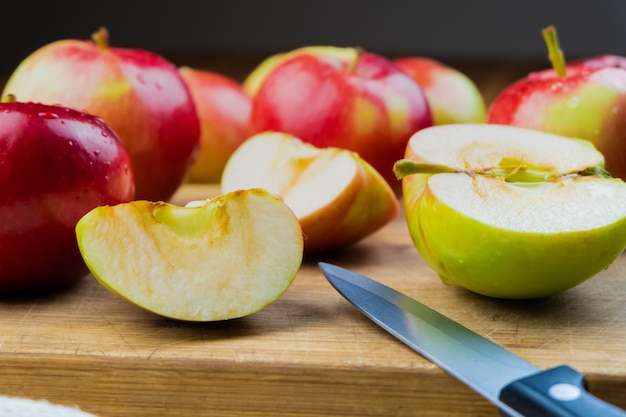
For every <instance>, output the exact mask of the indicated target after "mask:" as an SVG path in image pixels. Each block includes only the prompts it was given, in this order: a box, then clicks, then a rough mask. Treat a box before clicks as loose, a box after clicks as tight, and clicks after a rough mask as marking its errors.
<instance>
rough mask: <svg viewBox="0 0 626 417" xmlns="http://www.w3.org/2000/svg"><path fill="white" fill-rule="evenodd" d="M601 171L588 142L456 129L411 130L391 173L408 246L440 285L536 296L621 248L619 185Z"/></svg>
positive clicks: (625, 202) (623, 215) (623, 198)
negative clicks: (398, 184) (397, 180)
mask: <svg viewBox="0 0 626 417" xmlns="http://www.w3.org/2000/svg"><path fill="white" fill-rule="evenodd" d="M603 167H604V158H603V156H602V154H601V153H600V152H598V151H597V150H596V148H595V147H594V146H593V145H592V144H591V142H588V141H584V140H580V139H571V138H565V137H561V136H557V135H553V134H549V133H544V132H540V131H536V130H530V129H524V128H518V127H512V126H504V125H488V124H471V125H470V124H467V125H464V124H460V125H445V126H437V127H432V128H428V129H424V130H422V131H420V132H417V133H416V134H415V135H414V136H413V137H412V138H411V139H410V141H409V143H408V145H407V150H406V159H404V160H401V161H398V162H397V163H396V165H395V167H394V170H395V172H396V175H397V176H398V177H402V178H403V180H402V181H403V196H404V204H405V209H406V221H407V225H408V227H409V231H410V234H411V237H412V239H413V242H414V243H415V246H416V248H417V250H418V251H419V253H420V254H421V255H422V257H423V258H424V260H425V261H426V262H427V263H428V264H429V265H430V266H431V267H432V268H433V269H434V270H435V271H436V272H437V273H438V275H439V276H440V277H441V279H442V281H443V282H444V283H446V284H457V285H460V286H462V287H465V288H467V289H469V290H471V291H474V292H477V293H480V294H484V295H487V296H491V297H498V298H538V297H544V296H549V295H552V294H555V293H558V292H561V291H564V290H567V289H569V288H572V287H574V286H576V285H578V284H580V283H582V282H583V281H585V280H587V279H588V278H590V277H592V276H594V275H595V274H596V273H598V272H599V271H601V270H603V269H605V268H607V267H608V266H609V265H610V264H611V263H612V262H613V260H614V259H615V258H616V257H617V256H618V255H620V254H621V253H622V251H623V250H624V248H625V247H626V184H625V183H624V182H623V181H622V180H620V179H616V178H610V177H609V176H608V174H607V173H606V171H604V169H603Z"/></svg>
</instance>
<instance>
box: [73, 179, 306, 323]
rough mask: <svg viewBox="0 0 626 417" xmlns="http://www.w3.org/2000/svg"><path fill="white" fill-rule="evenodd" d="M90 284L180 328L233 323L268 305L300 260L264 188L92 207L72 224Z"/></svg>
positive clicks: (284, 215) (282, 215) (285, 219)
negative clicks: (181, 202)
mask: <svg viewBox="0 0 626 417" xmlns="http://www.w3.org/2000/svg"><path fill="white" fill-rule="evenodd" d="M76 234H77V238H78V245H79V248H80V251H81V253H82V255H83V258H84V260H85V263H86V264H87V266H88V267H89V269H90V271H91V272H92V274H93V275H94V277H96V279H97V280H98V281H99V282H100V283H101V284H102V285H104V286H105V287H107V288H108V289H110V290H111V291H112V292H114V293H116V294H118V295H119V296H121V297H123V298H125V299H127V300H129V301H131V302H133V303H135V304H136V305H138V306H140V307H143V308H144V309H146V310H149V311H151V312H154V313H156V314H159V315H162V316H165V317H169V318H173V319H178V320H186V321H216V320H226V319H232V318H238V317H243V316H246V315H249V314H252V313H254V312H257V311H259V310H261V309H262V308H264V307H265V306H267V305H269V304H270V303H271V302H273V301H274V300H276V299H278V298H279V297H280V296H281V295H282V294H283V293H284V291H286V290H287V288H288V287H289V286H290V285H291V283H292V281H293V280H294V278H295V277H296V274H297V272H298V269H299V267H300V264H301V262H302V256H303V237H302V230H301V228H300V225H299V223H298V220H297V219H296V217H295V216H294V214H293V212H292V211H291V209H289V207H287V205H286V204H285V203H283V202H282V201H281V200H280V199H279V198H277V197H276V196H274V195H272V194H270V193H268V192H267V191H265V190H260V189H251V190H245V191H237V192H233V193H228V194H224V195H221V196H219V197H216V198H214V199H210V200H206V201H203V202H196V203H195V205H194V207H179V206H175V205H171V204H167V203H162V202H159V203H153V202H149V201H134V202H130V203H125V204H119V205H116V206H101V207H97V208H95V209H93V210H92V211H90V212H89V213H87V214H86V215H85V216H84V217H83V218H82V219H81V220H80V221H79V222H78V225H77V226H76Z"/></svg>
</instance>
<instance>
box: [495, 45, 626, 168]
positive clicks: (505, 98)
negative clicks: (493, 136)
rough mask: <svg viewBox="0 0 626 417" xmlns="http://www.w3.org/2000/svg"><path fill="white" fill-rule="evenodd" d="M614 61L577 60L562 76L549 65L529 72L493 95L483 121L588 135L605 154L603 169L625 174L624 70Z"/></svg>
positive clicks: (625, 100)
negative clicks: (493, 98) (496, 94)
mask: <svg viewBox="0 0 626 417" xmlns="http://www.w3.org/2000/svg"><path fill="white" fill-rule="evenodd" d="M616 62H617V61H616V60H615V59H613V58H610V59H607V57H604V58H602V57H598V58H594V59H590V60H589V61H587V62H585V61H584V60H583V61H578V62H576V63H574V64H573V65H568V66H567V68H566V70H567V73H566V76H565V77H560V76H558V75H557V73H556V71H554V70H553V69H546V70H542V71H537V72H534V73H531V74H529V75H528V76H527V77H526V78H523V79H521V80H518V81H516V82H514V83H513V84H511V85H509V86H508V87H506V88H505V89H504V90H503V91H502V92H501V93H500V94H499V95H498V96H497V97H496V99H495V100H494V101H493V102H492V103H491V106H490V107H489V110H488V113H487V122H488V123H495V124H507V125H514V126H520V127H526V128H530V129H537V130H542V131H545V132H549V133H555V134H558V135H562V136H567V137H577V138H582V139H587V140H589V141H591V142H592V143H593V144H594V145H595V146H596V147H597V148H598V150H599V151H600V152H602V154H603V155H604V157H605V168H606V170H607V171H608V172H609V173H610V174H611V175H612V176H613V177H616V178H621V179H626V70H624V69H622V68H621V67H620V65H615V63H616ZM603 65H608V66H603Z"/></svg>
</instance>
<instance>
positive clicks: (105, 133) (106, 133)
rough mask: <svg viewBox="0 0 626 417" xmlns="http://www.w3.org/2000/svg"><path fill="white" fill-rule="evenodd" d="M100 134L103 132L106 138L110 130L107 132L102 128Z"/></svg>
mask: <svg viewBox="0 0 626 417" xmlns="http://www.w3.org/2000/svg"><path fill="white" fill-rule="evenodd" d="M100 134H101V135H102V136H104V137H105V138H106V137H109V134H108V132H107V131H106V130H101V131H100Z"/></svg>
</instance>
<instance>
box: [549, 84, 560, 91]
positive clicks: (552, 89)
mask: <svg viewBox="0 0 626 417" xmlns="http://www.w3.org/2000/svg"><path fill="white" fill-rule="evenodd" d="M562 89H563V83H562V82H556V83H554V84H552V85H551V86H550V90H551V91H552V92H557V91H559V90H562Z"/></svg>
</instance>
